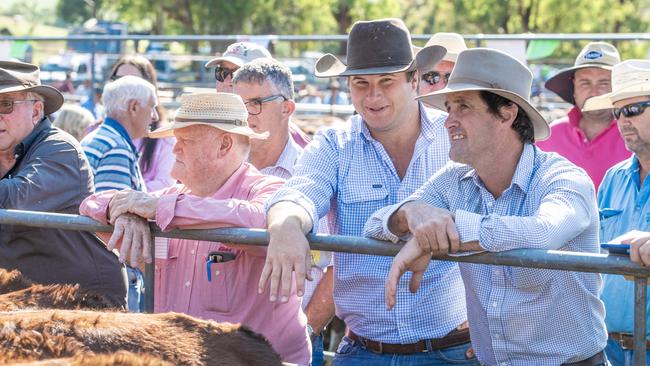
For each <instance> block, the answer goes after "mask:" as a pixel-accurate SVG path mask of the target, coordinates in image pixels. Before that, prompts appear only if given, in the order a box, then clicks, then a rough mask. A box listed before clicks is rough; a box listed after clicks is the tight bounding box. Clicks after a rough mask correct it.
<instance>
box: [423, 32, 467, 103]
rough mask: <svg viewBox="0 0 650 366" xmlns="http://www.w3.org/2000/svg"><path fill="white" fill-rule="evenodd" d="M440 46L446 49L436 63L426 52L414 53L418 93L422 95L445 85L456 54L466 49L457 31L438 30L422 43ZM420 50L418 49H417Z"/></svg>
mask: <svg viewBox="0 0 650 366" xmlns="http://www.w3.org/2000/svg"><path fill="white" fill-rule="evenodd" d="M429 46H442V47H444V48H445V49H446V50H447V53H446V54H445V57H443V58H442V60H440V61H439V62H437V63H432V62H431V61H432V59H431V57H429V55H428V54H427V53H426V52H423V53H422V54H420V53H419V52H418V55H416V65H417V70H418V75H419V80H418V94H419V95H424V94H429V93H432V92H434V91H436V90H440V89H443V88H444V87H446V86H447V82H448V81H449V75H451V71H452V70H453V69H454V65H455V64H456V60H457V59H458V54H459V53H460V52H461V51H463V50H466V49H467V46H466V45H465V40H464V39H463V36H461V35H460V34H458V33H445V32H439V33H436V34H434V35H433V36H432V37H431V39H430V40H429V41H427V43H426V44H425V45H424V48H426V47H429ZM418 51H420V49H418Z"/></svg>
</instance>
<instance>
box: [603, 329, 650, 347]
mask: <svg viewBox="0 0 650 366" xmlns="http://www.w3.org/2000/svg"><path fill="white" fill-rule="evenodd" d="M609 338H611V339H613V340H615V341H616V343H618V344H619V345H620V346H621V348H623V349H634V335H633V334H630V333H618V332H614V333H609ZM646 349H647V350H650V341H646Z"/></svg>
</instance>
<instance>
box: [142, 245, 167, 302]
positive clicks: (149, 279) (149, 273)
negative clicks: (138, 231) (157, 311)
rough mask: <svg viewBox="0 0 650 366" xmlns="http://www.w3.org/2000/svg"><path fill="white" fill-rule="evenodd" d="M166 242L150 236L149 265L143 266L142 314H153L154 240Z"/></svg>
mask: <svg viewBox="0 0 650 366" xmlns="http://www.w3.org/2000/svg"><path fill="white" fill-rule="evenodd" d="M157 239H158V240H167V239H165V238H156V237H155V236H154V234H153V233H152V234H151V248H150V251H151V263H145V265H144V312H145V313H153V297H154V296H155V293H154V276H155V274H156V259H155V258H156V256H155V254H156V240H157Z"/></svg>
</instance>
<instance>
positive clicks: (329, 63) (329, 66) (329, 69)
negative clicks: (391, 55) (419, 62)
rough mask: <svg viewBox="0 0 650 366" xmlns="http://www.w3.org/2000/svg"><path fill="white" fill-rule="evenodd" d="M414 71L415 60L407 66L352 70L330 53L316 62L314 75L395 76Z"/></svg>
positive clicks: (324, 76) (320, 76)
mask: <svg viewBox="0 0 650 366" xmlns="http://www.w3.org/2000/svg"><path fill="white" fill-rule="evenodd" d="M414 70H415V60H413V61H412V62H411V63H409V64H406V65H393V66H380V67H369V68H363V69H350V68H348V67H347V66H346V65H345V64H344V63H343V62H341V60H339V59H338V58H337V57H336V56H334V55H332V54H330V53H328V54H326V55H324V56H322V57H321V58H320V59H318V61H317V62H316V66H315V70H314V74H315V75H316V76H317V77H319V78H329V77H334V76H351V75H377V74H393V73H397V72H408V71H414Z"/></svg>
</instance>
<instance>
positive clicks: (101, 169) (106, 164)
mask: <svg viewBox="0 0 650 366" xmlns="http://www.w3.org/2000/svg"><path fill="white" fill-rule="evenodd" d="M81 146H82V147H83V149H84V153H86V157H87V158H88V162H89V163H90V167H91V168H92V171H93V175H94V176H95V191H96V192H101V191H106V190H109V189H117V190H120V189H126V188H131V189H133V190H136V191H144V190H146V188H145V184H144V178H143V177H142V173H141V172H140V167H139V166H138V158H139V155H138V152H137V150H136V148H135V146H133V142H132V141H131V138H130V137H129V134H128V133H127V132H126V130H125V129H124V127H123V126H122V125H121V124H120V123H119V122H118V121H116V120H114V119H112V118H106V120H105V121H104V123H102V125H101V126H100V127H99V128H98V129H96V130H94V131H93V132H91V133H90V134H88V136H86V137H84V139H83V140H82V141H81Z"/></svg>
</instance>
